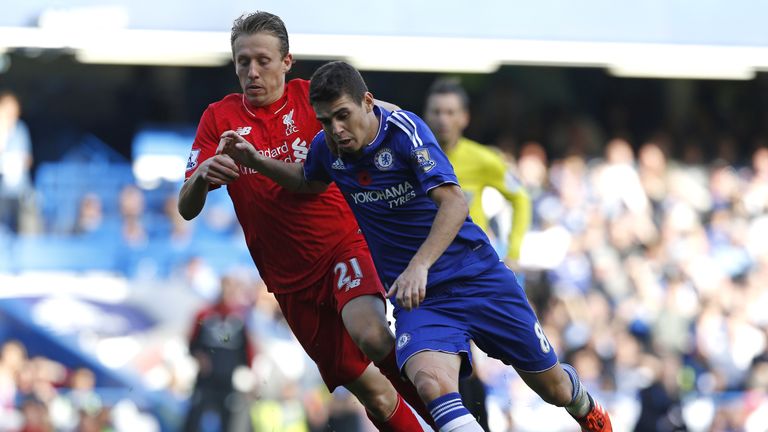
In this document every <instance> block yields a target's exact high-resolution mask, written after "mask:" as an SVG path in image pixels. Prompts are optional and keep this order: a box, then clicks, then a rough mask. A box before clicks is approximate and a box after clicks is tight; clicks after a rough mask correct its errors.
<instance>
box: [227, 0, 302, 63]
mask: <svg viewBox="0 0 768 432" xmlns="http://www.w3.org/2000/svg"><path fill="white" fill-rule="evenodd" d="M256 33H269V34H271V35H272V36H275V37H276V38H277V39H279V40H280V55H281V56H282V57H285V56H286V55H288V30H286V29H285V24H284V23H283V20H281V19H280V17H279V16H277V15H275V14H271V13H269V12H264V11H256V12H253V13H249V14H243V15H240V17H238V18H237V19H236V20H235V21H234V22H233V23H232V36H231V39H230V44H231V46H232V55H233V56H234V54H235V40H236V39H237V38H238V37H240V36H248V35H252V34H256Z"/></svg>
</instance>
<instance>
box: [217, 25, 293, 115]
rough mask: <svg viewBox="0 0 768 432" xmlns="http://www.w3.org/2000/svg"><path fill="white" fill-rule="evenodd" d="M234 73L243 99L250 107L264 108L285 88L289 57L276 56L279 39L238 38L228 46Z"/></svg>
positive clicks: (260, 36) (260, 35) (264, 36)
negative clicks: (241, 90) (231, 52)
mask: <svg viewBox="0 0 768 432" xmlns="http://www.w3.org/2000/svg"><path fill="white" fill-rule="evenodd" d="M232 49H233V53H234V59H235V73H237V78H238V80H240V87H241V88H242V89H243V93H244V94H245V97H246V98H247V99H248V102H250V103H251V104H252V105H254V106H265V105H269V104H271V103H272V102H274V101H276V100H278V99H280V97H281V96H282V95H283V91H284V89H285V74H286V73H287V72H288V71H289V70H290V69H291V64H292V63H293V57H292V56H291V54H290V53H288V54H287V55H286V56H285V57H283V56H281V55H280V40H279V39H278V38H277V37H276V36H274V35H272V34H270V33H264V32H262V33H254V34H250V35H242V36H240V37H238V38H237V39H235V43H234V44H233V45H232Z"/></svg>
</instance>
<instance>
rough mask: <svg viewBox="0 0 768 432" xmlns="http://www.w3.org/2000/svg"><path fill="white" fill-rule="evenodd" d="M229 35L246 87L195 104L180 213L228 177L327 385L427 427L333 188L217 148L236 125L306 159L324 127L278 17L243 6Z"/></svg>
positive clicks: (371, 274)
mask: <svg viewBox="0 0 768 432" xmlns="http://www.w3.org/2000/svg"><path fill="white" fill-rule="evenodd" d="M231 43H232V54H233V58H234V62H235V72H236V74H237V77H238V79H239V81H240V86H241V88H242V90H243V93H242V94H230V95H227V96H225V97H224V98H223V99H222V100H220V101H218V102H215V103H213V104H211V105H209V106H208V108H207V109H206V110H205V112H204V113H203V115H202V118H201V119H200V124H199V126H198V130H197V135H196V136H195V141H194V143H193V145H192V151H191V153H190V156H189V160H188V162H187V170H186V181H185V183H184V185H183V186H182V188H181V191H180V193H179V212H180V213H181V215H182V216H183V217H184V218H185V219H187V220H190V219H192V218H194V217H196V216H197V215H198V214H199V213H200V211H201V210H202V208H203V206H204V205H205V199H206V197H207V194H208V192H209V190H212V189H215V188H218V187H220V186H222V185H226V186H227V192H228V193H229V195H230V198H231V199H232V202H233V204H234V207H235V213H236V214H237V217H238V220H239V221H240V224H241V225H242V227H243V232H244V234H245V239H246V243H247V244H248V248H249V250H250V253H251V256H252V257H253V261H254V262H255V264H256V267H257V268H258V269H259V272H260V274H261V276H262V278H263V279H264V281H265V282H266V284H267V287H268V289H269V290H270V291H271V292H272V293H273V294H274V295H275V298H276V299H277V301H278V302H279V304H280V308H281V309H282V311H283V314H284V315H285V318H286V320H287V321H288V324H289V325H290V327H291V329H292V331H293V332H294V334H295V335H296V337H297V339H298V340H299V342H300V343H301V344H302V346H303V347H304V349H305V350H306V352H307V353H308V354H309V356H310V357H311V358H312V359H313V360H314V361H315V363H316V364H317V366H318V369H319V370H320V374H321V375H322V377H323V380H324V381H325V384H326V385H327V386H328V388H329V389H330V390H331V391H333V389H335V388H336V387H338V386H344V387H346V388H347V389H348V390H349V391H351V392H352V393H353V394H354V395H355V396H356V397H357V398H358V399H359V400H360V401H361V402H362V403H363V405H364V406H365V408H366V413H367V414H368V417H369V418H370V419H371V420H372V422H373V423H374V424H375V425H376V426H377V427H378V428H379V430H382V431H408V432H410V431H418V430H423V427H422V426H421V425H420V423H419V420H418V419H417V416H415V415H414V413H413V411H411V409H409V408H408V406H407V404H405V403H404V401H403V397H404V398H405V400H407V401H408V403H409V404H411V406H413V408H414V409H416V410H417V411H418V412H419V413H421V415H422V417H423V418H424V419H425V420H427V421H430V422H431V418H430V417H429V413H428V411H427V410H426V408H425V407H424V405H423V402H422V401H421V399H420V398H419V396H418V394H417V393H416V390H415V388H414V387H413V385H412V384H411V383H410V382H409V381H405V380H404V379H403V378H402V377H401V375H400V372H399V370H398V367H397V365H396V362H395V349H394V348H395V344H394V336H393V335H392V332H391V331H390V329H389V326H388V323H387V320H386V317H385V302H384V297H383V296H384V290H383V287H382V285H381V282H380V280H379V278H378V275H377V274H376V270H375V268H374V266H373V262H372V260H371V257H370V252H369V251H368V246H367V244H366V243H365V240H364V238H363V236H362V234H361V233H360V231H359V228H358V226H357V223H356V222H355V218H354V217H353V215H352V213H351V211H350V210H349V207H348V206H347V204H346V202H345V200H344V198H343V197H342V196H341V193H340V192H339V190H338V188H337V187H336V186H335V185H333V186H331V187H329V188H328V189H327V190H326V191H325V192H323V193H321V194H318V195H315V194H301V193H294V192H290V191H288V190H286V189H284V188H282V187H281V186H279V185H278V184H277V183H275V182H274V181H272V180H270V179H268V178H267V177H265V176H263V175H261V174H259V173H258V172H256V171H254V170H251V169H248V168H246V167H243V166H239V165H238V164H236V163H235V162H234V161H233V160H232V159H231V158H230V157H229V156H227V155H223V154H216V149H217V147H218V145H219V141H220V137H221V134H222V133H223V132H225V131H229V130H232V131H236V132H237V133H238V134H239V135H240V136H242V137H243V138H244V139H245V140H247V141H248V142H249V143H251V145H253V146H254V148H255V149H256V150H257V151H258V152H259V153H261V154H263V155H265V156H267V157H270V158H273V159H276V160H281V161H286V162H295V163H303V162H304V160H305V159H306V156H307V152H308V149H309V147H308V146H309V144H310V143H311V142H312V138H313V137H314V136H315V134H317V132H319V131H320V130H321V125H320V123H319V122H318V121H317V119H316V118H315V113H314V111H313V110H312V106H311V105H310V104H309V94H308V91H309V81H306V80H301V79H293V80H291V81H288V82H286V78H285V75H286V73H287V72H288V71H289V70H290V69H291V66H292V63H293V58H292V56H291V54H290V53H289V50H288V33H287V31H286V29H285V25H284V24H283V22H282V20H281V19H280V18H279V17H278V16H276V15H273V14H270V13H267V12H256V13H253V14H250V15H244V16H241V17H240V18H238V19H237V20H235V22H234V24H233V27H232V39H231ZM371 361H373V365H372V364H371ZM374 365H375V366H376V367H374ZM377 367H378V369H377ZM398 392H399V394H398ZM401 395H402V397H401Z"/></svg>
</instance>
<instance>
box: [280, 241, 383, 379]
mask: <svg viewBox="0 0 768 432" xmlns="http://www.w3.org/2000/svg"><path fill="white" fill-rule="evenodd" d="M334 253H335V256H336V259H335V260H334V262H335V264H334V266H333V267H332V268H330V269H328V273H327V274H326V275H325V277H324V278H323V279H321V280H320V282H318V283H317V284H316V285H314V286H311V287H309V288H307V289H305V290H301V291H298V292H291V293H287V294H277V293H276V294H275V298H276V299H277V302H278V303H279V304H280V309H281V310H282V311H283V315H284V316H285V320H286V321H287V322H288V325H289V326H290V327H291V330H292V331H293V334H294V335H295V336H296V338H297V339H298V340H299V343H301V346H302V347H304V350H305V351H306V352H307V354H309V357H310V358H312V360H314V362H315V363H316V364H317V368H318V369H319V370H320V375H321V376H322V377H323V381H325V385H326V386H328V389H329V390H330V391H333V389H335V388H336V387H338V386H343V385H346V384H348V383H350V382H352V381H354V380H355V379H357V378H358V377H359V376H360V375H361V374H362V373H363V371H365V369H366V368H367V367H368V365H369V364H370V363H371V360H370V359H369V358H368V357H367V356H366V355H365V354H363V352H362V351H361V350H360V348H358V347H357V345H356V344H355V342H354V341H353V340H352V337H351V336H350V335H349V333H348V332H347V329H346V328H345V327H344V322H343V321H342V318H341V310H342V309H343V308H344V306H345V305H346V304H347V303H348V302H349V301H350V300H352V299H354V298H355V297H359V296H363V295H375V296H378V297H380V298H381V299H382V301H384V288H383V287H382V286H381V281H379V276H378V274H377V273H376V268H375V267H374V265H373V260H372V259H371V253H370V251H369V250H368V245H367V244H366V243H365V240H364V239H363V238H362V236H358V237H355V238H354V239H353V240H352V241H350V242H346V243H345V244H343V245H340V246H339V247H338V248H337V249H336V251H335V252H334Z"/></svg>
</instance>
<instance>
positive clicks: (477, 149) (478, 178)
mask: <svg viewBox="0 0 768 432" xmlns="http://www.w3.org/2000/svg"><path fill="white" fill-rule="evenodd" d="M425 110H426V112H425V113H424V120H425V121H426V122H427V124H428V125H429V127H430V129H432V132H433V133H434V134H435V137H436V138H437V142H438V143H439V144H440V147H442V149H443V151H445V153H446V154H447V155H448V159H449V160H450V161H451V164H452V165H453V168H454V170H455V171H456V176H457V177H458V179H459V184H460V185H461V189H462V190H463V191H464V195H465V196H466V197H467V201H468V204H469V215H470V216H472V220H473V221H474V222H475V223H476V224H478V225H479V226H480V227H481V228H482V229H483V230H485V232H486V233H488V217H487V216H486V214H485V212H484V211H483V203H482V194H483V189H485V188H487V187H489V188H493V189H496V190H497V191H499V193H501V195H502V196H504V198H505V199H506V200H507V201H508V202H509V203H510V204H511V205H512V211H513V213H512V225H511V227H512V228H511V229H510V232H509V238H508V239H507V252H506V256H505V257H503V258H504V261H505V262H506V263H507V266H509V267H510V268H512V269H513V270H516V268H517V260H518V258H519V257H520V245H521V244H522V242H523V236H524V235H525V232H526V231H527V230H528V227H529V226H530V224H531V200H530V198H529V197H528V194H527V193H526V192H525V189H523V187H522V185H521V184H520V181H519V180H518V179H517V178H516V177H515V176H514V174H512V173H511V172H510V170H509V168H508V167H507V164H506V163H505V162H504V160H503V159H502V156H501V154H500V153H499V151H497V150H495V149H493V148H490V147H487V146H484V145H482V144H480V143H477V142H475V141H472V140H470V139H468V138H465V137H464V136H463V133H464V129H466V127H467V125H468V124H469V97H468V96H467V92H466V91H465V90H464V88H463V87H462V86H461V84H459V83H458V82H457V81H456V80H454V79H439V80H437V81H435V83H434V84H432V86H431V87H430V89H429V93H428V94H427V101H426V107H425ZM489 234H490V233H489Z"/></svg>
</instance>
